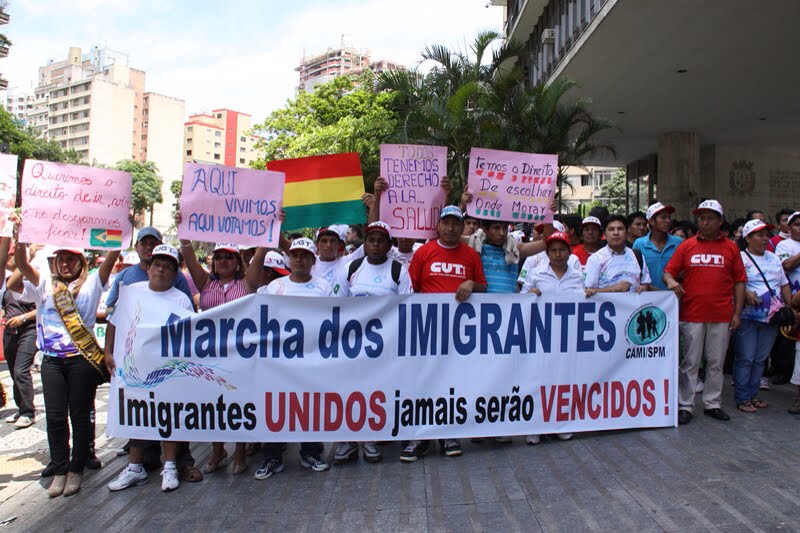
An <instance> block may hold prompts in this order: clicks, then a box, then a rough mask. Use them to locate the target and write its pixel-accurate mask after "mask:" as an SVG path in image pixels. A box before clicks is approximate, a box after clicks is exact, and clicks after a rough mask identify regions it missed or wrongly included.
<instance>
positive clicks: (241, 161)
mask: <svg viewBox="0 0 800 533" xmlns="http://www.w3.org/2000/svg"><path fill="white" fill-rule="evenodd" d="M239 163H240V164H242V165H244V157H240V158H239Z"/></svg>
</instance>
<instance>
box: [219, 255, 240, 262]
mask: <svg viewBox="0 0 800 533" xmlns="http://www.w3.org/2000/svg"><path fill="white" fill-rule="evenodd" d="M236 257H237V256H236V255H234V254H214V261H232V260H233V259H236Z"/></svg>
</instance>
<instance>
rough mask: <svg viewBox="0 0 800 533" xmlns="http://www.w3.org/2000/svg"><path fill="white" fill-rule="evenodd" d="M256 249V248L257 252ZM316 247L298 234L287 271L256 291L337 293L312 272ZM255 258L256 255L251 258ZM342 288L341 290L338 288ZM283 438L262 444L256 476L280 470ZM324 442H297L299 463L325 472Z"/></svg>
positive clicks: (306, 293) (328, 295) (267, 474)
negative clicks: (262, 456)
mask: <svg viewBox="0 0 800 533" xmlns="http://www.w3.org/2000/svg"><path fill="white" fill-rule="evenodd" d="M257 253H258V252H257ZM316 254H317V247H316V246H314V243H313V242H311V240H310V239H306V238H299V239H295V240H294V241H292V243H291V245H290V246H289V267H290V271H291V272H290V274H289V275H288V276H285V277H281V278H278V279H276V280H274V281H273V282H272V283H270V284H269V285H267V286H266V287H261V288H259V289H258V293H259V294H272V295H277V296H306V297H318V298H319V297H323V298H324V297H333V296H336V294H334V292H333V288H332V287H331V285H330V283H328V282H327V281H325V280H324V279H322V278H320V277H318V276H315V275H313V274H312V269H313V267H314V263H315V262H316V259H317V255H316ZM254 259H255V258H254ZM340 292H341V291H340ZM284 447H285V444H284V443H282V442H269V443H266V444H263V445H262V448H261V451H262V453H263V454H264V462H263V463H262V464H261V467H260V468H259V469H258V470H257V471H256V474H255V478H256V479H267V478H270V477H272V476H273V475H274V474H277V473H279V472H283V469H284V468H285V466H284V464H283V450H284ZM324 450H325V445H324V444H323V443H321V442H303V443H301V444H300V465H301V466H303V467H304V468H310V469H311V470H313V471H314V472H324V471H325V470H328V468H330V465H329V464H328V463H327V462H325V460H324V459H323V458H322V453H323V451H324Z"/></svg>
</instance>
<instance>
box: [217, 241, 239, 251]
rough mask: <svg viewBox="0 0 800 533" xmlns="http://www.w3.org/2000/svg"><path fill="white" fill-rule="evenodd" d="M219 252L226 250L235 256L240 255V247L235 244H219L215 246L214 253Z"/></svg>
mask: <svg viewBox="0 0 800 533" xmlns="http://www.w3.org/2000/svg"><path fill="white" fill-rule="evenodd" d="M219 250H225V251H227V252H233V253H235V254H238V253H239V247H238V246H236V245H235V244H229V243H225V242H218V243H217V244H215V245H214V251H215V252H218V251H219Z"/></svg>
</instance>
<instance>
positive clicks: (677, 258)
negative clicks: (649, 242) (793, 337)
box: [664, 200, 747, 424]
mask: <svg viewBox="0 0 800 533" xmlns="http://www.w3.org/2000/svg"><path fill="white" fill-rule="evenodd" d="M694 214H695V215H697V225H698V227H699V231H698V233H697V235H696V236H695V237H691V238H689V239H686V240H685V241H683V242H682V243H681V244H680V246H678V248H677V249H676V250H675V253H674V254H673V256H672V259H670V261H669V263H667V267H666V268H665V269H664V283H665V284H666V285H667V288H668V289H670V290H672V291H675V295H676V296H677V297H678V298H679V299H680V300H681V306H680V335H681V342H682V345H683V360H682V361H681V363H680V371H679V379H678V403H679V406H678V423H679V424H688V423H689V422H691V420H692V412H693V409H694V395H695V386H696V385H697V371H698V369H699V368H700V361H701V360H702V358H703V355H704V354H705V357H706V381H705V389H704V391H703V404H704V406H705V409H704V411H703V413H704V414H706V415H708V416H710V417H712V418H715V419H717V420H730V416H728V414H727V413H726V412H725V411H723V410H722V409H721V408H720V398H721V396H722V381H723V379H722V366H723V364H724V362H725V353H726V352H727V349H728V339H729V337H730V332H731V331H733V330H735V329H736V328H738V327H739V321H740V319H739V315H740V314H741V312H742V306H743V305H744V295H745V283H746V281H747V275H746V274H745V271H744V264H743V263H742V258H741V256H740V254H739V249H738V248H737V247H736V245H735V244H734V243H733V241H730V240H729V239H726V238H724V237H723V236H722V234H721V232H720V227H721V226H722V221H723V214H722V206H721V205H720V204H719V202H717V201H716V200H706V201H704V202H703V203H701V204H700V205H699V206H698V208H697V209H695V210H694ZM680 276H683V282H682V283H679V282H678V281H677V279H678V278H679V277H680Z"/></svg>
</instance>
